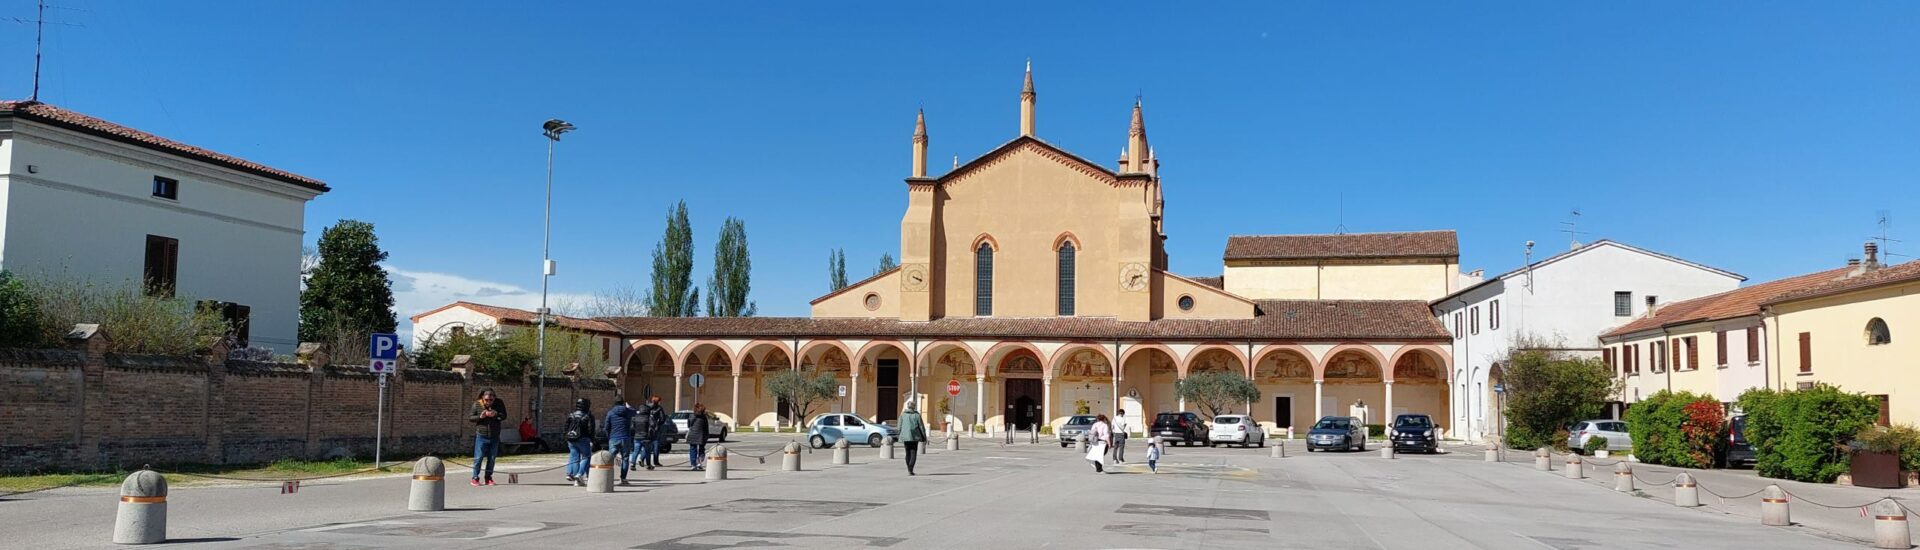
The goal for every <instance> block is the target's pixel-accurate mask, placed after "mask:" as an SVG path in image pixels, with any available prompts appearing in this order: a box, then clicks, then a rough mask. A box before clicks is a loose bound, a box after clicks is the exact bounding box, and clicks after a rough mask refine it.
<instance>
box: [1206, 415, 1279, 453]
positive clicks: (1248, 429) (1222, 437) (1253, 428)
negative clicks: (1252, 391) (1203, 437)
mask: <svg viewBox="0 0 1920 550" xmlns="http://www.w3.org/2000/svg"><path fill="white" fill-rule="evenodd" d="M1207 441H1208V442H1209V443H1212V444H1213V446H1215V447H1218V446H1220V444H1221V443H1230V444H1231V443H1238V444H1240V446H1242V447H1245V446H1248V445H1259V446H1261V447H1265V446H1267V432H1266V431H1264V430H1261V429H1260V424H1258V423H1255V422H1254V421H1253V417H1251V416H1247V415H1244V414H1223V415H1220V416H1216V417H1213V428H1212V429H1210V430H1207Z"/></svg>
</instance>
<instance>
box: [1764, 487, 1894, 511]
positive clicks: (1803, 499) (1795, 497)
mask: <svg viewBox="0 0 1920 550" xmlns="http://www.w3.org/2000/svg"><path fill="white" fill-rule="evenodd" d="M1780 492H1782V493H1786V494H1787V496H1789V497H1793V499H1794V500H1798V501H1800V502H1805V503H1807V504H1812V505H1814V506H1819V507H1821V508H1831V509H1834V510H1851V509H1856V508H1864V507H1867V506H1871V505H1873V503H1875V502H1880V501H1882V500H1891V501H1894V502H1899V501H1900V499H1897V498H1894V497H1880V498H1876V499H1873V500H1872V501H1870V502H1868V503H1866V504H1860V505H1856V506H1833V505H1828V504H1821V503H1819V502H1815V501H1812V500H1808V499H1807V498H1806V497H1802V496H1800V495H1796V494H1793V491H1788V490H1787V488H1786V487H1781V488H1780Z"/></svg>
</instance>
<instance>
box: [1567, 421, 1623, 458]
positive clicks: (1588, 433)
mask: <svg viewBox="0 0 1920 550" xmlns="http://www.w3.org/2000/svg"><path fill="white" fill-rule="evenodd" d="M1594 436H1600V437H1604V438H1607V450H1608V451H1625V450H1630V449H1632V448H1633V436H1631V435H1628V432H1627V421H1625V420H1587V421H1582V422H1575V423H1573V428H1572V429H1569V430H1567V448H1568V449H1572V450H1573V452H1576V453H1582V452H1586V450H1587V440H1589V439H1593V437H1594Z"/></svg>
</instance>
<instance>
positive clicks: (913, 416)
mask: <svg viewBox="0 0 1920 550" xmlns="http://www.w3.org/2000/svg"><path fill="white" fill-rule="evenodd" d="M926 441H927V423H926V421H924V420H921V419H920V411H919V410H918V409H917V408H916V407H914V406H913V402H912V401H908V402H907V410H906V411H905V412H902V413H900V443H901V444H903V445H905V446H906V448H907V475H914V473H913V466H914V462H915V460H914V457H915V452H916V451H919V450H920V444H921V443H924V442H926Z"/></svg>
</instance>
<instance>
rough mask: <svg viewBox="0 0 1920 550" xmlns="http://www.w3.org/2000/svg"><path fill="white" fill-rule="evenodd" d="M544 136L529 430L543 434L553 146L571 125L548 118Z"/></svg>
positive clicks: (545, 392)
mask: <svg viewBox="0 0 1920 550" xmlns="http://www.w3.org/2000/svg"><path fill="white" fill-rule="evenodd" d="M540 128H541V129H542V130H543V133H545V134H546V136H547V204H546V207H545V208H544V209H543V211H542V213H541V219H540V311H538V312H536V315H535V316H536V317H539V322H540V328H539V331H540V334H539V337H538V340H539V344H538V348H539V349H538V351H537V352H536V353H538V354H539V358H538V359H536V360H535V361H534V366H535V367H536V374H537V375H538V376H539V378H536V379H535V381H534V387H535V389H534V394H533V431H534V432H535V433H546V432H543V431H541V429H540V413H541V411H542V410H544V409H545V405H546V400H547V318H549V317H552V316H553V310H550V309H547V279H549V278H552V277H553V272H554V264H553V257H552V254H551V251H552V248H551V246H550V243H551V242H552V241H553V144H554V143H557V142H559V141H560V134H564V133H567V132H571V131H573V124H572V123H569V122H567V121H564V120H560V119H557V118H556V119H550V120H548V121H547V122H546V123H545V124H542V125H540Z"/></svg>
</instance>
